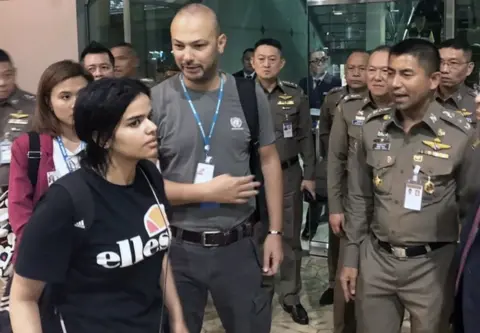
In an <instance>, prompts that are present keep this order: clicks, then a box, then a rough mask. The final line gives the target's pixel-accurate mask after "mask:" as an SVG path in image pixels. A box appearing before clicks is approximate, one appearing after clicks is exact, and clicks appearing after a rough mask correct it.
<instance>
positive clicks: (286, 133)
mask: <svg viewBox="0 0 480 333" xmlns="http://www.w3.org/2000/svg"><path fill="white" fill-rule="evenodd" d="M283 137H284V138H285V139H288V138H293V125H292V123H291V122H289V121H288V122H284V123H283Z"/></svg>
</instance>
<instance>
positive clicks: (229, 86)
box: [152, 4, 283, 333]
mask: <svg viewBox="0 0 480 333" xmlns="http://www.w3.org/2000/svg"><path fill="white" fill-rule="evenodd" d="M171 36H172V48H173V54H174V57H175V62H176V63H177V65H178V67H179V68H180V71H181V73H180V74H177V75H175V76H173V77H171V78H169V79H167V80H165V81H163V82H162V83H160V84H159V85H157V86H156V87H154V88H153V89H152V104H153V112H154V115H153V120H154V122H155V123H156V124H157V126H158V140H159V159H160V165H161V169H162V173H163V175H164V178H165V179H166V181H165V189H166V193H167V196H168V198H169V200H170V202H171V203H172V204H173V205H174V207H173V212H174V213H173V219H172V225H171V230H172V235H173V237H174V240H173V242H172V247H171V252H170V253H171V263H172V266H173V271H174V275H175V282H176V286H177V288H178V293H179V296H180V299H181V301H182V306H183V312H184V317H185V321H186V323H187V326H188V329H189V332H190V333H199V332H200V331H201V329H202V322H203V316H204V311H205V305H206V302H207V295H208V293H209V292H210V294H211V295H212V298H213V301H214V303H215V307H216V309H217V312H218V314H219V316H220V319H221V321H222V324H223V326H224V328H225V331H226V332H229V333H267V332H270V326H271V301H272V296H273V295H272V292H271V289H270V288H265V285H264V284H263V283H262V282H263V276H262V275H267V276H270V277H273V275H274V274H275V273H276V272H277V271H278V268H279V265H280V263H281V261H282V259H283V252H282V227H283V226H282V221H283V218H282V202H283V195H282V193H283V188H282V182H281V181H279V180H281V179H282V171H281V166H280V161H279V157H278V153H277V150H276V148H275V134H274V131H273V124H272V121H273V119H272V117H271V114H270V109H269V102H268V100H267V98H266V96H265V94H264V93H263V91H262V89H261V88H260V87H259V86H258V84H256V83H255V82H254V81H252V80H246V79H243V78H238V79H235V78H234V77H233V76H232V75H230V74H226V73H223V72H220V71H219V68H218V67H219V65H218V64H219V59H220V55H221V54H222V53H223V51H224V49H225V45H226V42H227V37H226V36H225V35H224V34H222V33H220V28H219V26H218V21H217V17H216V15H215V13H214V12H213V11H212V10H210V9H209V8H208V7H205V6H204V5H200V4H192V5H187V6H186V7H184V8H183V9H181V10H180V11H179V12H178V14H177V15H176V16H175V18H174V19H173V21H172V25H171ZM242 87H243V88H248V91H247V90H245V89H243V88H242ZM241 89H243V90H241ZM240 92H241V93H242V96H245V95H244V93H245V92H248V93H250V95H251V96H248V97H249V99H248V102H251V100H252V99H253V100H255V99H256V107H255V110H253V109H252V108H248V107H249V106H251V103H247V104H249V105H247V104H245V99H242V100H241V99H240ZM244 107H245V109H244ZM247 111H249V112H250V113H249V114H250V115H251V114H252V113H251V112H256V113H255V118H256V119H257V121H258V124H257V125H258V129H259V133H258V141H257V142H258V147H259V148H258V154H259V160H260V163H261V168H262V171H263V174H264V175H265V177H264V178H265V179H264V184H265V191H266V197H267V198H268V199H267V201H268V213H269V229H268V235H267V236H266V239H265V242H264V249H263V252H264V254H263V256H260V255H259V254H260V250H259V245H258V244H257V242H256V241H255V240H254V238H253V230H254V227H255V224H256V222H257V218H256V216H255V214H254V212H255V200H254V197H255V196H256V195H257V193H258V191H257V188H258V186H259V185H260V184H259V183H258V182H255V181H253V177H252V176H250V164H249V163H250V153H252V152H253V151H252V150H251V149H252V148H250V147H255V149H257V146H256V145H255V146H254V145H251V143H250V139H251V136H250V133H251V132H250V131H249V126H248V123H247V118H246V112H247ZM244 112H245V113H244ZM248 119H251V118H248ZM180 204H181V206H180ZM175 205H178V206H175Z"/></svg>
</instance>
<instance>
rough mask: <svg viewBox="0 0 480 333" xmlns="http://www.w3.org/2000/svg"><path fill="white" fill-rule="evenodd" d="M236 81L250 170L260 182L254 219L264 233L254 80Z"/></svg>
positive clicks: (264, 204)
mask: <svg viewBox="0 0 480 333" xmlns="http://www.w3.org/2000/svg"><path fill="white" fill-rule="evenodd" d="M235 81H236V83H237V90H238V95H239V97H240V103H241V105H242V109H243V113H244V115H245V119H246V121H247V125H248V129H249V130H250V172H251V173H252V175H254V176H255V180H257V181H259V182H261V183H262V185H261V186H260V189H259V194H258V195H257V196H256V198H255V203H256V209H255V221H261V222H262V224H264V228H263V230H262V233H263V234H265V235H266V232H267V230H268V210H267V200H266V196H265V186H264V179H263V173H262V165H261V163H260V155H259V153H258V149H259V142H258V136H259V131H260V129H259V120H258V104H257V93H256V90H255V89H256V88H255V84H256V83H255V81H254V80H249V79H245V78H238V77H236V78H235Z"/></svg>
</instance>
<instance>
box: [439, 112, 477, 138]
mask: <svg viewBox="0 0 480 333" xmlns="http://www.w3.org/2000/svg"><path fill="white" fill-rule="evenodd" d="M440 118H441V119H442V120H444V121H446V122H447V123H449V124H451V125H453V126H455V127H458V128H459V129H460V130H461V131H462V132H465V133H466V134H469V133H470V131H471V129H472V125H470V124H469V123H468V121H467V120H466V119H465V117H464V116H463V115H462V114H461V113H459V112H455V111H449V110H443V111H442V113H441V114H440Z"/></svg>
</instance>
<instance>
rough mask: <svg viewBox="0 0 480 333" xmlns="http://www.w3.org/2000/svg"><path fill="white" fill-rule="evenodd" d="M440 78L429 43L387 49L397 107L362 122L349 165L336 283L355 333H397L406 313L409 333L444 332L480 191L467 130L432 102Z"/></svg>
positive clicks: (472, 139) (452, 114)
mask: <svg viewBox="0 0 480 333" xmlns="http://www.w3.org/2000/svg"><path fill="white" fill-rule="evenodd" d="M439 70H440V55H439V52H438V50H437V49H436V48H435V46H434V45H433V44H431V43H430V42H428V41H425V40H416V39H407V40H404V41H402V42H400V43H399V44H397V45H395V46H393V47H392V49H391V51H390V59H389V85H390V89H391V91H392V93H393V96H394V102H395V107H392V108H383V109H378V110H375V111H373V112H372V113H371V114H370V115H369V116H368V117H366V120H365V124H364V125H363V129H362V134H361V140H360V141H359V142H358V144H357V146H356V149H355V151H354V155H353V156H352V157H351V158H350V159H349V163H348V170H349V171H348V172H349V177H348V204H347V223H346V225H345V228H346V234H347V238H348V244H347V247H346V249H345V257H344V268H343V269H342V273H341V282H342V288H343V291H344V294H345V298H346V300H348V301H350V300H352V299H355V301H356V303H357V304H356V311H357V324H358V325H359V330H360V331H361V332H368V333H385V332H399V330H400V327H401V324H402V319H403V314H404V310H407V311H408V312H409V313H410V321H411V332H413V333H443V332H447V331H448V329H449V318H450V314H451V310H452V300H453V287H454V281H453V274H452V273H453V272H452V271H451V269H450V267H451V264H452V259H453V256H454V252H455V247H456V242H457V239H458V227H459V218H460V219H462V218H463V216H464V215H465V209H466V205H467V204H468V202H469V201H471V200H472V199H473V198H472V195H476V193H475V192H478V190H479V188H478V185H474V183H477V182H475V181H474V180H472V179H469V177H468V174H469V172H470V169H471V166H472V162H473V158H472V157H473V152H474V150H473V149H474V148H473V147H474V142H475V136H474V132H473V131H472V127H471V125H470V124H469V123H468V122H467V121H466V120H465V118H464V117H462V116H461V115H459V114H458V113H456V112H453V111H449V110H446V109H445V108H444V107H442V106H441V105H440V104H438V103H437V102H435V101H432V96H433V94H434V91H435V89H436V88H437V86H438V84H439V83H440V73H439Z"/></svg>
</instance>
